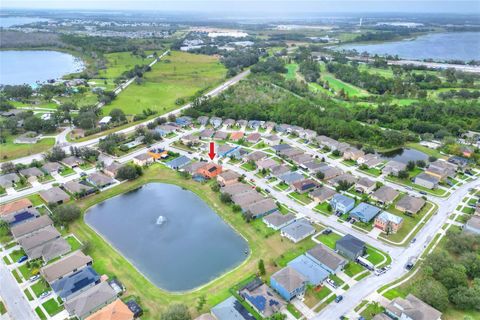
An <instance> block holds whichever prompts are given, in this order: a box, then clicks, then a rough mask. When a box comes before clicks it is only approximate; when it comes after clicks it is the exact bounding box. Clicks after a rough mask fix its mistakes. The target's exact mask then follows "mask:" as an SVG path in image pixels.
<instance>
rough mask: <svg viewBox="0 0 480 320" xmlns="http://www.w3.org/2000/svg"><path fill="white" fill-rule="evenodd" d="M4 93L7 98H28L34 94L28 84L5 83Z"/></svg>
mask: <svg viewBox="0 0 480 320" xmlns="http://www.w3.org/2000/svg"><path fill="white" fill-rule="evenodd" d="M2 93H3V95H4V97H5V98H7V99H14V100H26V99H28V98H30V97H31V96H32V94H33V89H32V87H30V86H29V85H28V84H19V85H5V86H3V87H2Z"/></svg>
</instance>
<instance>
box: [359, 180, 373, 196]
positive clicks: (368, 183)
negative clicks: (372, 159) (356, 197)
mask: <svg viewBox="0 0 480 320" xmlns="http://www.w3.org/2000/svg"><path fill="white" fill-rule="evenodd" d="M375 186H376V182H375V181H374V180H372V179H369V178H366V177H363V178H360V179H359V180H358V181H357V182H356V183H355V191H357V192H360V193H365V194H370V193H372V192H373V191H374V190H375Z"/></svg>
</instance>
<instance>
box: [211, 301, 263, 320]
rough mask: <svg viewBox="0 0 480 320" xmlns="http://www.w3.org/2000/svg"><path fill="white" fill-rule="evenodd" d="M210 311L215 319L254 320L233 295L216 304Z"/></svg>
mask: <svg viewBox="0 0 480 320" xmlns="http://www.w3.org/2000/svg"><path fill="white" fill-rule="evenodd" d="M211 312H212V314H213V316H214V317H215V319H216V320H255V317H254V316H253V315H251V314H250V313H249V312H248V310H247V309H245V307H244V306H243V305H242V304H241V303H240V302H239V301H238V300H237V299H235V297H233V296H230V297H229V298H228V299H226V300H224V301H222V302H220V303H219V304H217V305H216V306H215V307H213V308H212V310H211Z"/></svg>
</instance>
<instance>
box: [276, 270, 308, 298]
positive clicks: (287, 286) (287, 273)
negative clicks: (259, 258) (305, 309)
mask: <svg viewBox="0 0 480 320" xmlns="http://www.w3.org/2000/svg"><path fill="white" fill-rule="evenodd" d="M307 283H308V280H307V279H306V278H305V277H304V276H303V275H301V274H300V273H299V272H298V271H296V270H295V269H293V268H291V267H288V266H287V267H285V268H283V269H280V270H279V271H277V272H275V273H274V274H273V275H272V276H271V277H270V286H271V287H272V288H273V289H274V290H275V291H276V292H278V293H279V294H280V296H281V297H282V298H283V299H285V300H286V301H290V300H292V299H293V298H295V297H297V296H302V295H303V294H304V293H305V290H306V286H307Z"/></svg>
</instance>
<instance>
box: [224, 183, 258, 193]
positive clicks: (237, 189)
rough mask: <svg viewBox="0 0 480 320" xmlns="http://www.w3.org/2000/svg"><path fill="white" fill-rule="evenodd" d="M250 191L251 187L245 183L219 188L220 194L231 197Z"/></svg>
mask: <svg viewBox="0 0 480 320" xmlns="http://www.w3.org/2000/svg"><path fill="white" fill-rule="evenodd" d="M249 191H252V187H250V186H248V185H246V184H245V183H241V182H237V183H234V184H230V185H227V186H225V187H222V188H220V192H221V193H227V194H229V195H231V196H233V195H236V194H241V193H244V192H249Z"/></svg>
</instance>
